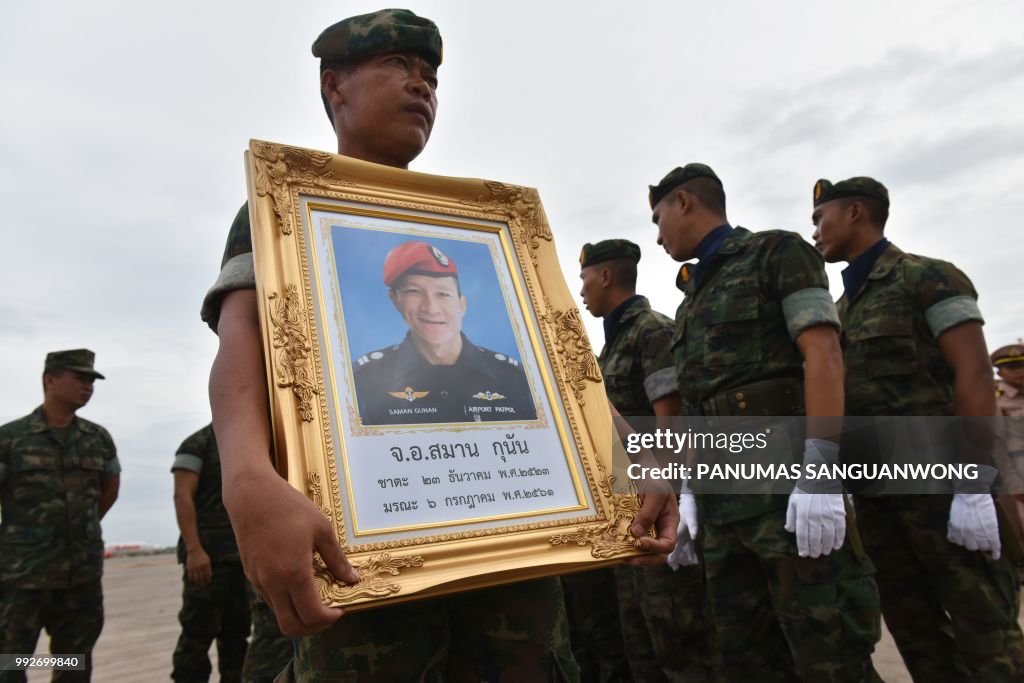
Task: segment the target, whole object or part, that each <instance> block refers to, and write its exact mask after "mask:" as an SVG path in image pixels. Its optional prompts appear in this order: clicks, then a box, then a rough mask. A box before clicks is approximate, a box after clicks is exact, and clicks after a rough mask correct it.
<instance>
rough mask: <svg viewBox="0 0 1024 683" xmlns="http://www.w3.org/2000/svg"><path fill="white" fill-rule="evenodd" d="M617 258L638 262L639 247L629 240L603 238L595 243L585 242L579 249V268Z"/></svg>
mask: <svg viewBox="0 0 1024 683" xmlns="http://www.w3.org/2000/svg"><path fill="white" fill-rule="evenodd" d="M617 258H628V259H629V260H630V261H632V262H633V263H639V262H640V247H639V246H637V245H636V244H634V243H632V242H630V241H629V240H618V239H617V240H603V241H601V242H598V243H597V244H591V243H590V242H587V243H586V244H584V245H583V248H582V249H580V268H586V267H587V266H592V265H594V264H595V263H601V262H602V261H611V260H612V259H617Z"/></svg>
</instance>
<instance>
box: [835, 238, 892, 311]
mask: <svg viewBox="0 0 1024 683" xmlns="http://www.w3.org/2000/svg"><path fill="white" fill-rule="evenodd" d="M890 244H891V242H889V240H887V239H885V238H884V237H883V238H882V239H880V240H878V241H877V242H875V243H874V245H872V246H871V248H870V249H868V250H867V251H865V252H864V253H863V254H861V255H860V256H858V257H857V258H855V259H853V260H852V261H850V265H848V266H846V268H844V269H843V293H844V294H845V295H846V298H847V299H849V300H850V301H853V300H854V299H856V298H857V296H858V295H859V294H860V292H861V290H862V289H863V288H864V283H865V282H867V281H868V276H869V275H871V269H872V268H874V267H875V262H876V261H878V257H879V256H881V255H882V253H883V252H884V251H885V250H886V249H888V248H889V245H890Z"/></svg>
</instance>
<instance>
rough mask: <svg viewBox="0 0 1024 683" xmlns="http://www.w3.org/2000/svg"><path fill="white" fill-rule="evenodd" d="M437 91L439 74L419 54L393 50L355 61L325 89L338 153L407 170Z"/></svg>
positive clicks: (428, 126)
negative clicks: (393, 51) (328, 88)
mask: <svg viewBox="0 0 1024 683" xmlns="http://www.w3.org/2000/svg"><path fill="white" fill-rule="evenodd" d="M436 91H437V72H436V71H434V68H433V67H432V66H430V64H428V63H427V62H426V60H424V59H423V58H422V57H420V56H419V55H415V54H412V53H406V52H395V53H391V54H386V55H377V56H374V57H369V58H367V59H365V60H363V61H361V62H359V63H358V64H356V65H355V66H353V67H352V69H351V70H350V71H348V72H345V73H343V74H341V75H339V76H338V77H337V80H336V81H335V82H334V87H333V88H331V89H330V91H329V92H327V93H325V94H326V96H327V97H328V99H329V100H330V103H331V105H332V107H333V110H334V113H335V120H334V127H335V131H336V132H337V135H338V140H339V151H340V152H341V153H342V154H346V155H348V156H353V157H356V158H358V159H364V160H366V161H373V162H376V163H383V164H387V165H390V166H397V167H400V168H405V167H406V166H408V164H409V162H410V161H412V160H413V159H415V158H416V157H417V156H418V155H419V153H420V152H422V151H423V148H424V146H426V144H427V140H428V139H429V138H430V131H431V130H432V129H433V127H434V115H435V113H436V112H437V94H436Z"/></svg>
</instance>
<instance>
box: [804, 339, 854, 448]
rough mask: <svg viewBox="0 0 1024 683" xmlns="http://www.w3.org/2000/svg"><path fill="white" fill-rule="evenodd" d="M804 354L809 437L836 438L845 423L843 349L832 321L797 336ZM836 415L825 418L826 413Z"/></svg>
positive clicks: (805, 397)
mask: <svg viewBox="0 0 1024 683" xmlns="http://www.w3.org/2000/svg"><path fill="white" fill-rule="evenodd" d="M796 345H797V348H799V349H800V353H801V354H803V357H804V406H805V409H806V412H807V438H809V439H826V438H835V437H836V435H837V434H839V429H840V427H841V426H842V419H841V418H842V415H843V412H844V410H843V409H844V405H843V351H842V349H841V348H840V346H839V334H838V333H837V332H836V329H835V328H834V327H832V326H831V325H816V326H814V327H809V328H807V329H806V330H804V331H803V332H802V333H800V336H799V337H797V338H796ZM829 416H831V417H835V418H836V419H835V420H823V419H821V418H822V417H829Z"/></svg>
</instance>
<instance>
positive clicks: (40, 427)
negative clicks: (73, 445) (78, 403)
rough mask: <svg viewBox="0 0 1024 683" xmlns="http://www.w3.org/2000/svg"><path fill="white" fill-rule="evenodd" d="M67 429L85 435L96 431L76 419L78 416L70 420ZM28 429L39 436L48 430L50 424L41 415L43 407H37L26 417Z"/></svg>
mask: <svg viewBox="0 0 1024 683" xmlns="http://www.w3.org/2000/svg"><path fill="white" fill-rule="evenodd" d="M68 426H69V427H75V428H77V429H79V430H81V431H83V432H85V433H87V434H91V433H93V432H94V431H96V430H95V429H94V428H93V426H92V425H91V424H89V423H88V422H86V421H85V420H80V419H78V416H77V415H76V416H75V417H73V418H71V424H70V425H68ZM28 427H29V431H30V432H31V433H33V434H40V433H42V432H45V431H48V430H49V429H50V424H49V423H48V422H47V421H46V414H45V413H43V407H42V406H39V407H38V408H36V409H35V410H33V411H32V412H31V413H29V416H28Z"/></svg>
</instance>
